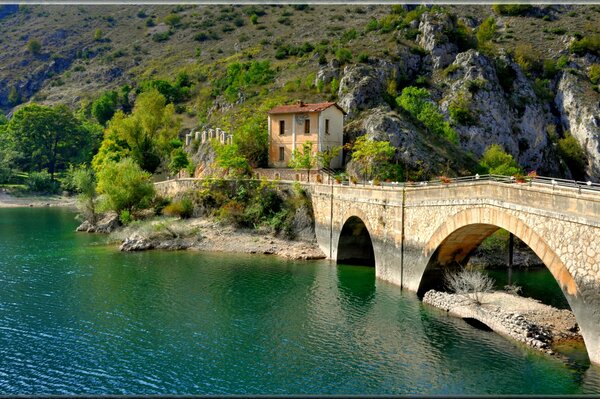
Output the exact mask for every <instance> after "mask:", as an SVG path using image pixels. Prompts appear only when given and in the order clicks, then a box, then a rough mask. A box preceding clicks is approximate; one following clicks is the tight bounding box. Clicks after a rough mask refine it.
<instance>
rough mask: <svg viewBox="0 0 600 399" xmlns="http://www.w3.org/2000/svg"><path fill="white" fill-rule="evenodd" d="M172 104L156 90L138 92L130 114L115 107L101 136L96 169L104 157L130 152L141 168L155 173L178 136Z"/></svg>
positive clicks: (113, 156) (116, 158)
mask: <svg viewBox="0 0 600 399" xmlns="http://www.w3.org/2000/svg"><path fill="white" fill-rule="evenodd" d="M174 113H175V109H174V106H173V104H168V105H166V100H165V97H164V96H163V95H161V94H160V93H159V92H158V91H157V90H152V91H148V92H144V93H141V94H140V95H139V96H138V97H137V99H136V102H135V106H134V108H133V111H132V113H131V115H128V116H126V115H125V114H124V113H123V112H122V111H117V112H116V113H115V115H114V117H113V118H112V119H111V121H110V122H109V124H108V127H107V128H106V130H105V132H104V140H103V142H102V145H101V146H100V150H99V152H98V154H96V156H95V157H94V160H93V166H94V169H95V170H96V172H99V171H100V170H101V169H102V167H103V166H102V165H103V164H104V163H105V162H106V161H111V160H112V161H118V160H120V159H121V158H124V157H126V156H131V157H132V158H133V159H134V160H135V161H136V162H137V163H138V165H140V166H141V167H142V169H144V170H146V171H148V172H150V173H154V171H156V169H157V168H158V166H159V165H160V163H161V161H163V160H165V159H167V158H168V156H169V155H170V153H171V150H172V147H171V145H170V141H171V140H172V139H173V138H175V137H177V133H178V132H179V122H178V121H176V120H175V118H174Z"/></svg>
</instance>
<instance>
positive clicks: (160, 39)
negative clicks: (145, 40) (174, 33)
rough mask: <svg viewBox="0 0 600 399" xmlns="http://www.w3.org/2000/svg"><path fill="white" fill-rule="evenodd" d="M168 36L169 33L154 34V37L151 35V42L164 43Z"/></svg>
mask: <svg viewBox="0 0 600 399" xmlns="http://www.w3.org/2000/svg"><path fill="white" fill-rule="evenodd" d="M170 35H171V33H170V32H159V33H155V34H154V35H152V40H153V41H155V42H157V43H160V42H166V41H167V40H169V37H170Z"/></svg>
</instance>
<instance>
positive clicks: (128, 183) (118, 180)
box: [98, 158, 154, 213]
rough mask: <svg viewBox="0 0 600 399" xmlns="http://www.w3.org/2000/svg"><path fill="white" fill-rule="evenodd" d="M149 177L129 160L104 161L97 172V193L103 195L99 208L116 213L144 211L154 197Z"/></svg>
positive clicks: (148, 174) (149, 175)
mask: <svg viewBox="0 0 600 399" xmlns="http://www.w3.org/2000/svg"><path fill="white" fill-rule="evenodd" d="M151 176H152V175H151V174H150V173H148V172H145V171H143V170H142V168H140V166H139V165H138V164H137V163H136V162H135V161H134V160H133V159H131V158H123V159H122V160H120V161H119V162H114V161H106V162H105V163H104V165H103V167H102V168H101V169H100V170H99V171H98V192H99V193H100V194H104V197H103V200H102V203H101V208H102V209H104V210H114V211H115V212H117V213H121V211H123V210H128V211H134V210H136V209H144V208H145V207H146V206H148V205H149V203H150V200H151V199H152V198H153V197H154V185H153V184H152V181H151Z"/></svg>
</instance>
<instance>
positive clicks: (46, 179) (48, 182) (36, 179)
mask: <svg viewBox="0 0 600 399" xmlns="http://www.w3.org/2000/svg"><path fill="white" fill-rule="evenodd" d="M25 185H26V186H27V189H28V190H29V191H32V192H36V193H54V192H56V191H57V189H58V184H57V183H56V182H55V181H54V180H52V176H51V175H50V173H48V171H47V170H43V171H41V172H31V173H29V177H28V178H27V180H26V182H25Z"/></svg>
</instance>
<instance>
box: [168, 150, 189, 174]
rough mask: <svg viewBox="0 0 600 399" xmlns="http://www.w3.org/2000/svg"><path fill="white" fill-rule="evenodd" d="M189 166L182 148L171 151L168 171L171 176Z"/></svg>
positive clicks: (186, 155)
mask: <svg viewBox="0 0 600 399" xmlns="http://www.w3.org/2000/svg"><path fill="white" fill-rule="evenodd" d="M189 165H190V159H189V158H188V154H187V152H185V151H184V149H183V148H175V149H174V150H173V151H171V162H170V163H169V170H170V171H171V173H172V174H177V173H179V171H180V170H181V169H185V168H187V167H188V166H189Z"/></svg>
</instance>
